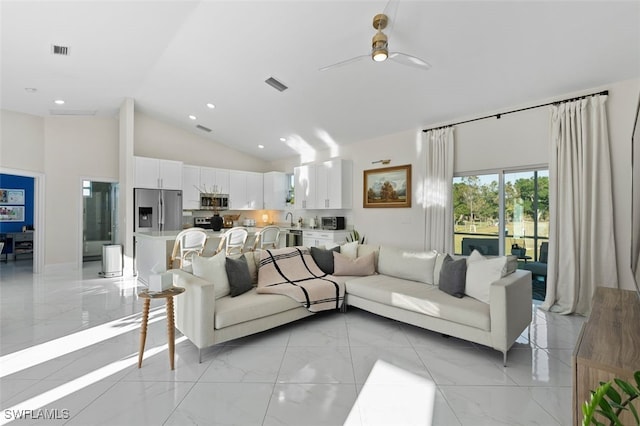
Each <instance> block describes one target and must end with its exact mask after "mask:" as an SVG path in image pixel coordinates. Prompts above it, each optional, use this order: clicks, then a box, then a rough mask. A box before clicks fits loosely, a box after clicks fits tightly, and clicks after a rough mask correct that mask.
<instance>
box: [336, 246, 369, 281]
mask: <svg viewBox="0 0 640 426" xmlns="http://www.w3.org/2000/svg"><path fill="white" fill-rule="evenodd" d="M374 259H375V255H374V253H373V252H371V253H369V254H365V255H364V256H362V257H358V258H357V259H351V258H349V257H347V256H345V255H344V254H340V253H336V252H333V275H336V276H338V275H350V276H354V277H356V276H359V277H361V276H366V275H373V274H375V273H376V268H375V265H374Z"/></svg>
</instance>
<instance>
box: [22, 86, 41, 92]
mask: <svg viewBox="0 0 640 426" xmlns="http://www.w3.org/2000/svg"><path fill="white" fill-rule="evenodd" d="M24 90H25V91H27V92H29V93H35V92H37V91H38V89H36V88H35V87H25V88H24Z"/></svg>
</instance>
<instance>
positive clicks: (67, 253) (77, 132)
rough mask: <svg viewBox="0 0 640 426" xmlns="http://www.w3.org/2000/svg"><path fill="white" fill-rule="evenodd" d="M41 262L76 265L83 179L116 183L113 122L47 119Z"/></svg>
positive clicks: (116, 146) (115, 140)
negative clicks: (43, 255)
mask: <svg viewBox="0 0 640 426" xmlns="http://www.w3.org/2000/svg"><path fill="white" fill-rule="evenodd" d="M44 121H45V141H46V143H45V147H44V148H45V149H44V155H45V170H44V171H45V176H46V180H47V184H46V185H47V187H46V201H45V202H46V211H45V264H46V265H47V267H50V266H56V265H57V266H62V265H64V266H72V267H76V265H77V262H78V253H79V251H78V242H79V241H80V232H81V231H80V230H81V227H80V226H79V224H80V223H82V216H81V208H80V203H81V202H82V197H81V187H82V179H83V178H94V179H93V180H101V179H109V180H113V181H117V180H118V121H117V119H116V118H103V117H46V118H45V119H44Z"/></svg>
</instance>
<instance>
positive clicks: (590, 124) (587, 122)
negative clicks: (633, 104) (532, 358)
mask: <svg viewBox="0 0 640 426" xmlns="http://www.w3.org/2000/svg"><path fill="white" fill-rule="evenodd" d="M606 101H607V96H606V95H597V96H592V97H589V98H586V99H581V100H577V101H573V102H565V103H561V104H560V105H554V106H552V107H551V152H550V164H549V213H550V221H549V222H550V229H549V263H548V271H547V296H546V299H545V301H544V303H543V305H542V308H543V309H548V310H551V311H553V312H559V313H563V314H569V313H578V314H582V315H586V314H588V313H589V312H590V311H591V298H592V297H593V293H594V291H595V289H596V287H602V286H604V287H617V281H618V276H617V271H616V249H615V240H614V234H613V197H612V194H611V187H612V181H611V159H610V153H609V135H608V126H607V114H606Z"/></svg>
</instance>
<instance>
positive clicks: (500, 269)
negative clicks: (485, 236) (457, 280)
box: [465, 255, 508, 303]
mask: <svg viewBox="0 0 640 426" xmlns="http://www.w3.org/2000/svg"><path fill="white" fill-rule="evenodd" d="M480 257H481V258H482V259H480V258H478V257H477V256H476V257H475V258H474V259H473V261H472V262H470V263H469V264H468V265H467V277H466V284H465V294H467V295H468V296H471V297H474V298H476V299H478V300H480V301H482V302H484V303H489V302H490V300H489V291H490V288H491V284H492V283H494V282H495V281H498V280H499V279H500V278H502V277H504V276H506V275H508V273H507V272H508V269H507V257H506V256H500V257H493V258H485V257H484V256H482V255H480ZM469 259H471V256H469Z"/></svg>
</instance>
